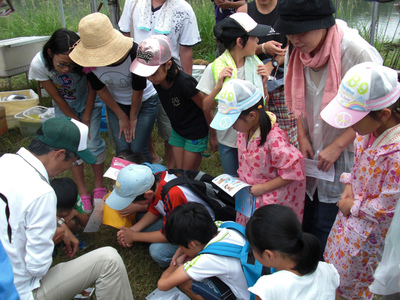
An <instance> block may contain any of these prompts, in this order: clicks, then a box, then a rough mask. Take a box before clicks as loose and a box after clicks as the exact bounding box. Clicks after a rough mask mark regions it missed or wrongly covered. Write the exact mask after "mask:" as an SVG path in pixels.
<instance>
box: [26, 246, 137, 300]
mask: <svg viewBox="0 0 400 300" xmlns="http://www.w3.org/2000/svg"><path fill="white" fill-rule="evenodd" d="M94 283H95V284H96V291H95V293H96V298H97V300H101V299H103V300H105V299H107V300H109V299H124V300H125V299H127V300H130V299H133V295H132V289H131V287H130V284H129V280H128V274H127V273H126V269H125V265H124V262H123V261H122V258H121V256H120V255H119V254H118V252H117V250H115V249H114V248H112V247H103V248H100V249H96V250H94V251H91V252H89V253H87V254H85V255H82V256H80V257H78V258H76V259H74V260H71V261H68V262H66V263H60V264H58V265H56V266H54V267H53V268H51V269H50V270H49V271H48V272H47V274H46V275H45V276H44V277H43V278H42V280H41V284H40V287H39V288H37V289H36V290H33V291H32V293H33V297H34V298H35V300H38V299H40V300H42V299H51V300H54V299H60V300H62V299H65V300H70V299H72V298H73V297H74V296H75V295H76V294H78V293H79V292H81V291H83V290H84V289H85V288H88V287H90V286H92V285H93V284H94Z"/></svg>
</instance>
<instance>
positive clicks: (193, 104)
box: [130, 35, 217, 170]
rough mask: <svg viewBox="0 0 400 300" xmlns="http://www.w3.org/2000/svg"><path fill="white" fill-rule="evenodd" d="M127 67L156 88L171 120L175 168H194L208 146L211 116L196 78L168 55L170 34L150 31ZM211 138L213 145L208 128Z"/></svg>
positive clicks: (214, 141) (169, 52) (171, 143)
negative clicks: (151, 33) (198, 88)
mask: <svg viewBox="0 0 400 300" xmlns="http://www.w3.org/2000/svg"><path fill="white" fill-rule="evenodd" d="M149 58H150V59H149ZM130 70H131V72H132V73H134V74H136V75H138V76H143V77H146V78H147V79H148V80H149V81H150V82H152V83H153V85H154V87H155V89H156V90H157V93H158V96H159V97H160V101H161V104H162V105H163V107H164V109H165V112H166V113H167V116H168V118H169V119H170V121H171V126H172V130H171V137H170V139H169V141H168V143H169V144H170V145H171V146H172V152H173V154H174V158H175V163H176V166H177V168H178V169H185V170H197V169H198V168H199V166H200V163H201V158H202V152H203V151H205V150H207V147H208V123H210V122H211V120H212V117H213V116H212V112H211V111H209V112H208V114H207V115H206V116H205V114H204V112H203V94H202V93H201V92H199V90H197V89H196V84H197V81H196V79H194V78H193V77H192V76H190V75H187V74H186V73H185V72H183V71H182V70H180V69H179V67H178V65H177V63H176V61H175V59H174V58H172V57H171V47H170V44H169V38H168V37H166V36H164V35H153V36H151V37H150V38H147V39H145V40H144V41H142V42H141V43H140V44H139V48H138V52H137V56H136V59H135V60H134V61H133V63H132V65H131V67H130ZM206 118H207V119H208V123H207V121H206ZM211 139H212V140H213V142H211V144H215V145H216V144H217V139H216V133H215V131H211Z"/></svg>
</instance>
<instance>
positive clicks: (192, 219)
mask: <svg viewBox="0 0 400 300" xmlns="http://www.w3.org/2000/svg"><path fill="white" fill-rule="evenodd" d="M220 224H221V222H215V223H214V222H213V219H212V218H211V216H210V214H209V213H208V211H207V210H206V209H205V207H204V206H203V205H201V204H199V203H193V202H192V203H188V204H185V205H181V206H179V207H177V208H175V210H174V211H173V212H172V213H171V214H170V215H169V216H168V218H167V221H166V223H165V236H166V238H167V239H168V241H169V242H170V243H172V244H174V245H178V246H179V249H178V250H177V252H176V254H175V255H174V259H173V263H171V265H170V266H169V268H168V269H167V270H166V271H164V273H163V274H162V275H161V278H160V280H159V281H158V288H159V289H160V290H162V291H166V290H169V289H171V288H173V287H175V286H178V285H179V286H180V287H181V288H182V289H183V290H184V292H185V293H186V294H187V295H188V296H190V297H191V299H198V298H196V295H194V294H193V292H197V293H199V294H200V296H203V297H205V295H208V293H211V294H212V295H215V298H209V297H207V298H206V297H205V299H221V294H220V293H219V292H218V291H215V289H212V288H210V287H208V288H206V287H207V286H213V282H214V278H213V277H217V278H219V279H220V280H221V281H222V282H223V283H224V284H226V285H227V286H228V287H229V289H230V291H229V292H230V293H231V294H232V293H233V295H234V296H235V297H236V298H235V299H250V293H249V292H248V290H247V283H246V278H245V277H244V274H243V269H242V265H241V263H240V260H239V259H237V258H232V257H225V256H220V255H215V254H201V255H198V254H199V252H200V251H202V250H203V249H204V248H206V247H207V246H208V245H209V244H211V243H213V242H216V241H218V242H220V241H222V242H224V243H231V244H235V245H240V246H243V245H244V244H245V243H246V240H245V239H244V237H243V236H242V235H241V234H240V233H239V232H237V231H236V230H232V229H226V228H223V229H220V228H218V227H219V225H220ZM210 277H211V278H210ZM208 278H209V279H208ZM204 281H205V282H204ZM205 288H206V289H205ZM204 289H205V290H204ZM192 290H193V292H192ZM195 290H197V291H195ZM204 291H206V292H207V293H206V294H205V295H204V293H203V292H204ZM224 295H225V296H226V294H224ZM201 299H203V298H201ZM224 299H226V298H224Z"/></svg>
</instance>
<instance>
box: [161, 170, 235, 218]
mask: <svg viewBox="0 0 400 300" xmlns="http://www.w3.org/2000/svg"><path fill="white" fill-rule="evenodd" d="M168 173H169V174H174V175H176V176H177V178H175V179H172V180H170V181H168V182H167V183H166V184H165V185H164V186H163V188H162V191H161V199H164V198H165V196H166V195H167V193H168V191H169V190H170V189H171V188H172V187H174V186H177V185H184V186H186V187H187V188H189V189H190V190H191V191H192V192H194V193H196V194H197V196H199V197H200V198H201V199H202V200H204V201H205V202H206V203H207V204H208V205H209V206H210V208H211V209H212V210H213V211H214V214H215V220H218V221H234V220H235V217H236V210H235V197H231V196H229V195H228V194H227V193H226V192H224V191H223V190H222V189H221V188H219V187H218V186H217V185H216V184H214V183H213V182H212V180H213V179H214V177H213V176H211V175H209V174H206V173H204V172H202V171H197V170H182V169H170V170H168Z"/></svg>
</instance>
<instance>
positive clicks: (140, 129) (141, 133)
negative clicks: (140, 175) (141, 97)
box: [107, 93, 159, 162]
mask: <svg viewBox="0 0 400 300" xmlns="http://www.w3.org/2000/svg"><path fill="white" fill-rule="evenodd" d="M158 101H159V99H158V95H157V93H156V94H154V95H153V96H151V97H150V98H148V99H147V100H146V101H143V102H142V106H141V107H140V111H139V114H138V117H137V124H136V131H135V139H133V140H132V142H131V143H128V142H127V141H126V140H125V135H124V133H122V134H121V138H119V137H118V135H119V119H118V117H117V115H116V114H115V113H114V112H113V111H112V110H111V109H110V108H109V107H108V106H107V115H108V122H109V125H110V129H111V133H112V135H113V139H114V142H115V147H116V153H119V152H121V151H122V150H131V151H132V152H140V153H143V154H144V155H145V156H146V161H147V162H151V157H150V153H149V149H148V144H149V139H150V135H151V132H152V131H153V127H154V122H155V120H156V117H157V111H158ZM117 104H118V105H119V107H120V108H121V109H122V111H123V112H124V113H125V114H126V115H127V116H128V117H129V115H130V110H131V106H130V105H124V104H120V103H118V102H117Z"/></svg>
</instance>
